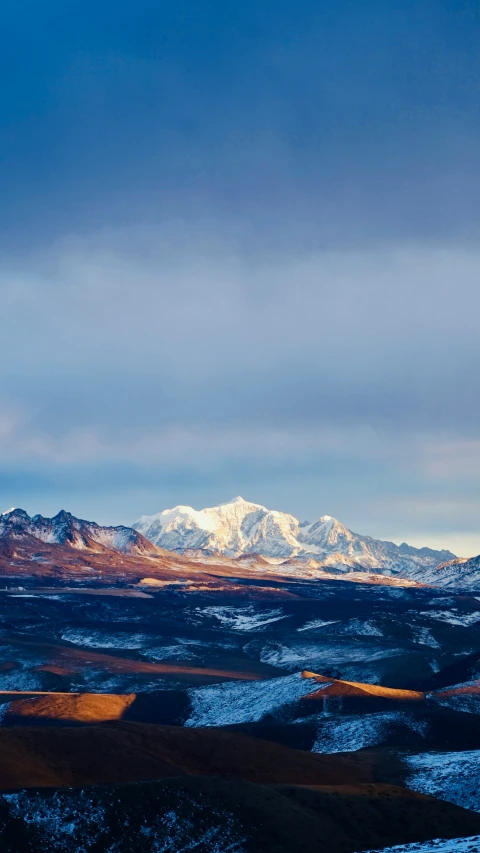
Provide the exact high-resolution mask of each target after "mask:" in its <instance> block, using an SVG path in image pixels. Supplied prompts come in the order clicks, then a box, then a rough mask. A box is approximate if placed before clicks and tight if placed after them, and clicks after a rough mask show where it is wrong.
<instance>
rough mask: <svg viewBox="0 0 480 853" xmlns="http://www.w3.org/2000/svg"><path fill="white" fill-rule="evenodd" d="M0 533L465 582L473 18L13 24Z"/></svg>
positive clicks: (107, 6)
mask: <svg viewBox="0 0 480 853" xmlns="http://www.w3.org/2000/svg"><path fill="white" fill-rule="evenodd" d="M0 24H1V25H0V33H1V35H0V48H1V49H0V358H1V362H0V365H1V366H0V504H1V505H2V506H1V508H2V509H7V508H9V507H11V506H21V507H23V508H25V509H26V510H27V511H29V512H30V513H35V512H41V513H43V514H47V515H50V514H54V513H56V512H58V511H59V510H60V509H61V508H65V509H68V510H70V511H72V512H73V513H75V514H76V515H80V516H81V517H84V518H88V519H94V520H96V521H98V522H100V523H132V522H133V521H135V519H136V518H138V516H139V515H141V514H146V513H153V512H157V511H159V510H161V509H164V508H166V507H171V506H174V505H176V504H189V505H193V506H195V507H196V508H200V507H203V506H211V505H214V504H217V503H220V502H224V501H227V500H229V499H231V498H232V497H233V496H234V495H237V494H241V495H243V497H244V498H245V499H248V500H251V501H255V502H258V503H262V504H265V505H267V506H269V507H270V508H274V509H280V510H284V511H287V512H291V513H293V514H294V515H296V516H297V517H300V518H302V519H309V520H313V519H315V518H317V517H319V516H320V515H323V514H329V515H333V516H336V517H337V518H339V519H340V520H341V521H342V522H343V523H344V524H346V525H347V526H348V527H350V528H351V529H353V530H355V531H356V532H361V533H368V534H370V535H373V536H376V537H379V538H387V539H392V540H393V541H396V542H401V541H408V542H410V543H411V544H414V545H430V546H431V547H436V546H437V547H445V548H449V549H450V550H452V551H453V552H454V553H456V554H459V555H462V556H471V555H473V554H477V553H480V394H479V390H480V389H479V384H480V383H479V367H480V335H479V334H478V327H479V323H480V240H479V237H480V191H479V182H480V144H479V143H480V110H479V103H480V99H479V95H480V51H479V44H480V41H479V36H480V11H479V7H478V3H477V2H476V0H322V2H319V0H296V2H295V3H293V2H291V0H290V2H286V0H243V2H242V3H239V2H238V0H237V2H230V0H221V2H220V0H218V2H214V0H203V2H202V3H199V2H198V0H175V2H172V0H170V2H163V0H155V2H153V0H135V2H133V0H115V2H113V0H96V2H93V0H81V2H80V0H45V2H43V3H41V4H40V3H38V2H36V0H35V2H34V0H4V1H3V3H2V10H1V12H0Z"/></svg>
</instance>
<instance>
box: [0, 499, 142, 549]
mask: <svg viewBox="0 0 480 853" xmlns="http://www.w3.org/2000/svg"><path fill="white" fill-rule="evenodd" d="M29 540H32V544H35V540H38V541H39V542H43V543H45V544H47V545H66V546H70V547H71V548H76V549H78V550H81V551H92V552H95V553H102V552H104V551H112V550H113V551H117V552H118V553H120V554H130V555H132V556H139V557H140V556H142V557H143V556H148V555H156V554H158V548H156V547H155V545H153V544H152V543H151V542H150V541H149V540H148V539H146V538H145V537H144V536H142V535H141V533H138V532H137V531H136V530H133V529H132V528H131V527H123V526H119V527H101V526H100V525H99V524H95V522H93V521H83V519H80V518H75V516H73V515H72V514H71V513H70V512H65V510H61V511H60V512H59V513H58V514H57V515H56V516H54V517H53V518H44V516H43V515H34V516H33V517H30V516H29V515H28V513H26V512H25V510H23V509H11V510H9V511H8V512H4V513H2V514H1V515H0V542H1V543H2V547H3V550H5V547H6V546H7V545H8V544H10V545H15V544H18V543H22V544H28V541H29Z"/></svg>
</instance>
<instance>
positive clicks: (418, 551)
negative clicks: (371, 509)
mask: <svg viewBox="0 0 480 853" xmlns="http://www.w3.org/2000/svg"><path fill="white" fill-rule="evenodd" d="M133 528H134V529H135V530H138V531H139V532H140V533H142V534H143V535H144V536H145V537H146V538H147V539H149V540H150V541H151V542H153V543H154V544H155V545H158V546H159V547H161V548H166V549H168V550H172V551H180V552H185V551H187V550H188V551H191V549H203V550H208V551H217V552H220V553H222V554H225V555H227V556H230V557H239V556H242V555H244V554H260V555H262V556H264V557H268V558H276V559H278V560H288V561H291V560H292V559H297V560H301V561H307V560H312V559H313V560H315V563H316V565H317V566H318V567H322V568H325V569H327V570H334V571H336V572H350V571H361V570H362V569H363V570H364V569H367V570H370V571H372V570H375V571H377V572H381V573H383V574H403V573H409V574H411V573H412V572H415V571H416V570H425V569H434V568H435V567H436V566H437V565H438V564H439V563H441V562H445V561H446V560H450V559H452V558H454V555H453V554H451V553H450V551H433V550H431V549H430V548H412V547H411V546H410V545H406V544H405V543H403V544H402V545H395V544H394V543H393V542H382V541H380V540H378V539H373V538H372V537H370V536H360V535H358V534H357V533H352V531H351V530H348V529H347V528H346V527H344V526H343V524H341V523H340V522H339V521H337V519H335V518H332V517H331V516H329V515H324V516H322V517H321V518H319V519H318V521H314V522H300V521H298V519H296V518H295V517H294V516H293V515H289V514H288V513H284V512H278V511H276V510H269V509H266V507H264V506H261V505H259V504H254V503H249V502H248V501H245V500H243V498H241V497H237V498H234V499H233V500H232V501H229V503H225V504H221V505H220V506H216V507H210V508H208V509H202V510H195V509H192V507H189V506H177V507H174V508H173V509H167V510H164V511H163V512H159V513H157V514H156V515H150V516H148V515H144V516H141V518H139V520H138V521H137V522H136V523H135V524H134V525H133Z"/></svg>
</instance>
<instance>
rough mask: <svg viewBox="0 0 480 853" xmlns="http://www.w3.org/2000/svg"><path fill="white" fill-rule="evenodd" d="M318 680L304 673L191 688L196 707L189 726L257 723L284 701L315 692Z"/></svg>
mask: <svg viewBox="0 0 480 853" xmlns="http://www.w3.org/2000/svg"><path fill="white" fill-rule="evenodd" d="M316 689H318V684H316V683H315V682H312V681H311V680H310V679H307V678H302V676H301V674H300V673H295V674H294V675H287V676H284V677H281V678H272V679H270V680H269V681H253V682H249V683H247V684H245V682H243V681H242V682H229V683H224V684H214V685H211V686H209V687H200V688H195V689H192V690H189V695H190V700H191V703H192V710H191V714H190V717H189V718H188V720H187V721H186V723H185V725H186V726H191V727H192V726H228V725H233V724H235V723H253V722H257V721H258V720H261V719H262V718H263V717H264V716H265V715H266V714H270V713H272V712H273V711H276V710H278V709H279V708H280V707H281V706H282V705H287V704H289V703H290V702H295V701H296V700H297V699H301V698H302V696H306V695H307V693H313V692H314V691H315V690H316Z"/></svg>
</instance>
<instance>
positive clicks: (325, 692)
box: [302, 670, 425, 702]
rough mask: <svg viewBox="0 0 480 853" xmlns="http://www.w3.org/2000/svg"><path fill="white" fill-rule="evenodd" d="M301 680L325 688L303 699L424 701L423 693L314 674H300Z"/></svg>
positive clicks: (306, 671)
mask: <svg viewBox="0 0 480 853" xmlns="http://www.w3.org/2000/svg"><path fill="white" fill-rule="evenodd" d="M302 677H303V678H311V679H312V680H313V681H317V682H318V683H319V684H324V685H325V686H324V687H322V688H320V690H316V691H315V692H314V693H309V694H308V695H307V696H304V697H303V698H304V699H327V698H340V697H342V696H356V697H370V698H372V697H374V698H379V699H391V700H394V701H397V702H419V701H423V700H424V699H425V693H422V692H420V691H418V690H397V689H395V688H393V687H382V686H381V685H379V684H367V683H366V682H361V681H342V680H340V679H337V678H330V677H328V676H325V675H318V674H317V673H315V672H308V670H305V671H304V672H302Z"/></svg>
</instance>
